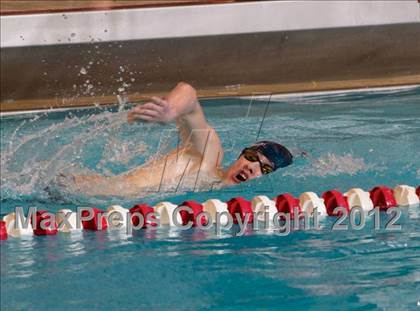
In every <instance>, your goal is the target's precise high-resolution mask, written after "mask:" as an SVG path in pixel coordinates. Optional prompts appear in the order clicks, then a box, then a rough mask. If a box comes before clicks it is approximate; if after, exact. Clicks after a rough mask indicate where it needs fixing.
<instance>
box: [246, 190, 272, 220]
mask: <svg viewBox="0 0 420 311" xmlns="http://www.w3.org/2000/svg"><path fill="white" fill-rule="evenodd" d="M251 205H252V210H253V212H254V214H255V215H256V216H257V220H259V221H265V220H266V215H265V213H267V214H268V215H267V216H268V218H269V219H270V220H271V221H273V219H274V215H275V214H276V213H277V212H278V211H277V207H276V202H274V201H273V200H270V199H269V198H268V197H267V196H265V195H257V196H256V197H254V198H253V199H252V200H251ZM254 220H255V219H254Z"/></svg>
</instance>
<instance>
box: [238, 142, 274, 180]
mask: <svg viewBox="0 0 420 311" xmlns="http://www.w3.org/2000/svg"><path fill="white" fill-rule="evenodd" d="M241 155H243V156H244V158H245V159H247V160H248V161H250V162H258V163H259V164H260V168H261V173H263V174H264V175H267V174H270V173H272V172H273V171H274V168H273V167H272V166H271V165H269V164H266V163H262V162H261V160H260V157H259V156H258V151H257V150H254V149H251V148H245V149H244V151H242V154H241Z"/></svg>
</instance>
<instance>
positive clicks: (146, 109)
mask: <svg viewBox="0 0 420 311" xmlns="http://www.w3.org/2000/svg"><path fill="white" fill-rule="evenodd" d="M127 120H128V122H129V123H133V122H153V123H169V122H173V121H175V122H176V125H177V128H178V134H179V136H180V138H181V145H180V147H179V148H177V149H175V150H173V151H171V152H170V153H169V154H167V155H165V156H161V157H158V158H157V159H152V160H150V161H149V162H147V163H145V164H144V165H142V166H140V167H138V168H135V169H133V170H130V171H128V172H126V173H123V174H121V175H116V176H111V177H105V176H102V175H73V176H72V184H73V187H75V188H76V189H74V190H76V191H79V192H81V193H83V194H85V195H91V196H98V195H106V196H137V197H138V196H139V195H141V194H142V193H145V192H148V191H160V192H165V191H167V189H169V188H170V187H172V188H170V189H174V188H175V189H178V188H177V187H178V186H179V185H181V184H182V188H183V189H184V188H189V190H192V189H194V190H195V189H203V190H205V189H206V187H207V188H210V186H212V185H213V186H214V185H215V184H217V185H218V186H219V187H220V186H229V185H235V184H240V183H243V182H246V181H248V180H251V179H254V178H257V177H260V176H262V175H267V174H269V173H272V172H274V171H275V170H277V169H278V168H281V167H285V166H287V165H290V164H291V163H292V159H293V156H292V154H291V153H290V152H289V150H287V149H286V148H285V147H284V146H282V145H280V144H277V143H275V142H271V141H260V142H257V143H255V144H253V145H251V146H249V147H247V148H245V149H244V150H243V151H242V153H241V154H240V156H239V158H238V159H237V160H236V161H235V162H233V163H232V164H231V165H230V166H229V167H228V168H227V169H223V168H222V160H223V148H222V144H221V141H220V138H219V136H218V135H217V133H216V131H215V130H214V128H213V127H212V126H211V125H209V124H208V123H207V121H206V118H205V115H204V113H203V110H202V108H201V106H200V103H199V101H198V98H197V93H196V90H195V89H194V88H193V87H192V86H191V85H189V84H187V83H184V82H181V83H178V85H177V86H176V87H175V88H174V89H173V90H172V91H171V92H170V93H169V94H168V95H167V96H166V97H164V98H159V97H152V98H151V101H149V102H146V103H144V104H139V105H137V106H136V107H134V108H133V109H132V110H131V111H129V112H128V116H127ZM66 184H67V186H69V185H68V183H66ZM168 187H169V188H168ZM207 190H209V189H207Z"/></svg>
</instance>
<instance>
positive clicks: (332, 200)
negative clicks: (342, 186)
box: [322, 190, 350, 216]
mask: <svg viewBox="0 0 420 311" xmlns="http://www.w3.org/2000/svg"><path fill="white" fill-rule="evenodd" d="M322 198H323V199H324V202H325V207H326V209H327V214H328V216H341V215H342V214H343V213H342V212H341V211H336V212H334V210H335V209H336V208H337V207H343V208H345V209H346V210H347V212H348V213H349V212H350V208H349V203H348V202H347V198H346V197H345V196H344V195H343V194H342V193H341V192H339V191H337V190H329V191H325V192H324V193H323V194H322Z"/></svg>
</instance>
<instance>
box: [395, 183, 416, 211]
mask: <svg viewBox="0 0 420 311" xmlns="http://www.w3.org/2000/svg"><path fill="white" fill-rule="evenodd" d="M394 196H395V201H397V204H398V205H402V206H406V205H415V204H419V201H420V200H419V197H418V195H417V193H416V189H415V188H414V187H410V186H407V185H399V186H396V187H395V188H394Z"/></svg>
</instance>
